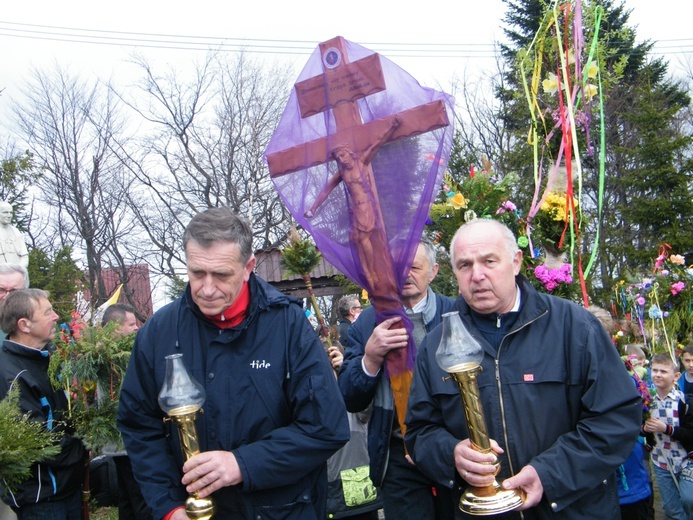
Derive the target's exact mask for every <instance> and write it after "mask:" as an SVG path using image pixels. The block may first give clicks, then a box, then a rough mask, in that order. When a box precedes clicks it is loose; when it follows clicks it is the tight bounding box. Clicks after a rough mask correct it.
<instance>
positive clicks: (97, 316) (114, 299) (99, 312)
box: [91, 283, 123, 326]
mask: <svg viewBox="0 0 693 520" xmlns="http://www.w3.org/2000/svg"><path fill="white" fill-rule="evenodd" d="M122 289H123V284H122V283H121V284H120V285H119V286H118V288H117V289H116V290H115V292H114V293H113V295H112V296H111V297H110V298H109V299H108V300H107V301H106V302H104V303H102V304H101V305H100V306H99V307H98V309H96V311H95V312H94V317H93V318H92V320H91V324H92V325H94V326H97V325H101V319H102V318H103V315H104V313H105V312H106V309H108V308H109V307H110V306H111V305H113V304H114V303H118V299H120V291H121V290H122Z"/></svg>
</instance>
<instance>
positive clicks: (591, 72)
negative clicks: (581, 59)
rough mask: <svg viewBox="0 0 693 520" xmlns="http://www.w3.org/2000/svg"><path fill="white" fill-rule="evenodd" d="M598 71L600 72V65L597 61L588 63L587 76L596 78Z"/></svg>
mask: <svg viewBox="0 0 693 520" xmlns="http://www.w3.org/2000/svg"><path fill="white" fill-rule="evenodd" d="M597 72H599V67H598V66H597V62H596V61H590V64H589V65H587V77H588V78H590V79H594V78H596V77H597Z"/></svg>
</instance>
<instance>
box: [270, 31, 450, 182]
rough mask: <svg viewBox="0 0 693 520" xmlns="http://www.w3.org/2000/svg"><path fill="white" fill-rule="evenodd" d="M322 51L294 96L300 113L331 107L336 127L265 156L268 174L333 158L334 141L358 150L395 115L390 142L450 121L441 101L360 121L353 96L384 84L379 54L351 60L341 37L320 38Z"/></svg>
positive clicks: (377, 89) (306, 114) (307, 114)
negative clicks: (313, 72)
mask: <svg viewBox="0 0 693 520" xmlns="http://www.w3.org/2000/svg"><path fill="white" fill-rule="evenodd" d="M320 54H321V56H322V62H323V74H321V75H319V76H315V77H313V78H309V79H307V80H305V81H302V82H299V83H297V84H296V85H295V89H296V95H297V98H298V104H299V107H300V110H301V117H303V118H306V117H310V116H312V115H315V114H319V113H322V112H324V111H326V110H332V111H333V115H334V118H335V122H336V126H337V131H336V132H335V133H334V134H332V135H330V136H329V137H323V138H320V139H316V140H314V141H309V142H307V143H303V144H300V145H298V146H294V147H292V148H288V149H286V150H280V151H278V152H275V153H273V154H269V155H267V164H268V166H269V171H270V176H272V177H277V176H279V175H285V174H287V173H292V172H295V171H298V170H303V169H306V168H310V167H312V166H317V165H320V164H323V163H326V162H328V161H330V160H332V157H331V152H332V149H334V147H336V146H338V145H348V146H350V147H351V148H352V149H353V150H354V151H356V152H357V153H362V152H364V151H365V150H366V149H368V147H369V146H371V144H372V143H373V142H374V141H376V140H377V137H376V136H380V135H382V134H383V133H385V131H386V130H387V129H388V128H391V127H392V126H393V122H394V120H395V118H397V119H398V120H399V122H398V126H397V128H396V129H395V130H394V132H392V133H391V135H390V136H389V139H388V142H391V141H395V140H397V139H404V138H407V137H414V136H417V135H420V134H423V133H426V132H431V131H433V130H436V129H438V128H442V127H445V126H447V125H448V124H449V120H448V116H447V113H446V111H445V106H444V104H443V102H442V101H434V102H431V103H426V104H424V105H420V106H418V107H414V108H411V109H409V110H405V111H403V112H400V113H398V114H393V115H391V116H388V117H384V118H380V119H376V120H374V121H371V122H369V123H363V120H362V118H361V114H360V112H359V108H358V103H357V100H358V99H361V98H364V97H367V96H370V95H372V94H375V93H377V92H382V91H383V90H385V89H386V85H385V80H384V78H383V72H382V67H381V65H380V56H379V55H378V54H372V55H370V56H368V57H366V58H363V59H360V60H357V61H355V62H353V63H350V62H349V59H348V56H347V52H346V45H345V41H344V39H343V38H342V37H341V36H337V37H336V38H333V39H331V40H328V41H326V42H323V43H321V44H320ZM328 147H330V148H332V149H328Z"/></svg>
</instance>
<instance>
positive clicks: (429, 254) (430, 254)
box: [419, 235, 438, 271]
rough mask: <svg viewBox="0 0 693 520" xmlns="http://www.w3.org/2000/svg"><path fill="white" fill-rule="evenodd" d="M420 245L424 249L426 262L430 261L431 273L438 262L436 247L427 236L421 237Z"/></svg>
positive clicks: (429, 268)
mask: <svg viewBox="0 0 693 520" xmlns="http://www.w3.org/2000/svg"><path fill="white" fill-rule="evenodd" d="M419 244H420V245H422V246H423V248H424V253H425V255H426V260H427V261H428V270H429V271H430V270H432V269H433V266H434V265H436V262H437V260H438V259H437V255H436V246H435V244H434V243H433V241H432V240H431V239H430V238H428V237H427V236H426V235H421V240H420V241H419Z"/></svg>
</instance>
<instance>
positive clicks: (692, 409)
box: [671, 396, 693, 452]
mask: <svg viewBox="0 0 693 520" xmlns="http://www.w3.org/2000/svg"><path fill="white" fill-rule="evenodd" d="M692 401H693V399H692V398H691V397H689V396H686V400H685V401H681V402H680V403H679V417H681V420H680V424H679V426H677V427H676V428H674V431H673V433H672V434H671V437H672V438H674V439H676V440H677V441H679V442H680V443H681V444H683V447H684V448H685V449H686V451H688V452H691V451H693V402H692Z"/></svg>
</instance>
